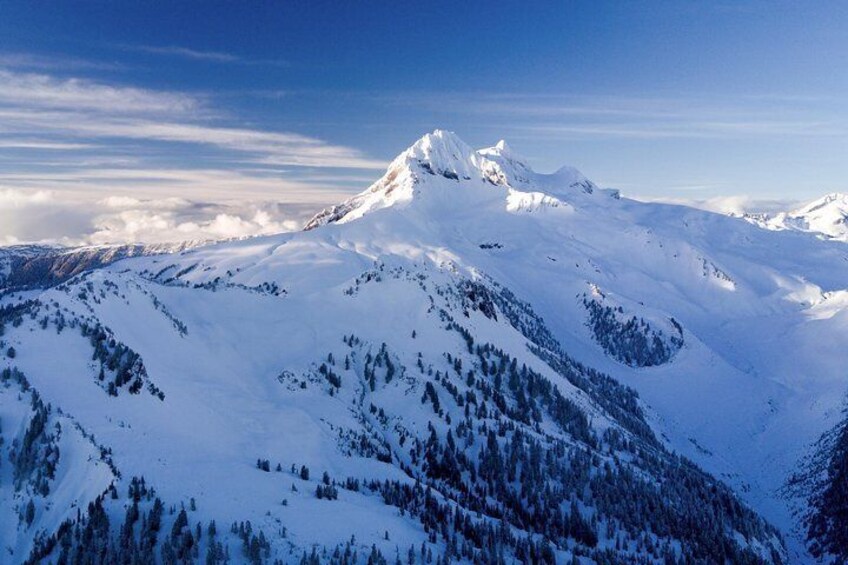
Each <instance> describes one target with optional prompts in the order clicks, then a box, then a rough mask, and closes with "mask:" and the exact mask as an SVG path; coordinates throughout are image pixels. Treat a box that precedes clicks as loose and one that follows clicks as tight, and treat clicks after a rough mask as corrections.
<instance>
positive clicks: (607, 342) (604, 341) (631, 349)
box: [583, 297, 683, 367]
mask: <svg viewBox="0 0 848 565" xmlns="http://www.w3.org/2000/svg"><path fill="white" fill-rule="evenodd" d="M583 306H584V307H585V308H586V310H587V311H588V312H589V328H590V329H591V330H592V334H593V335H594V337H595V340H596V341H597V342H598V343H599V344H600V346H601V347H603V348H604V351H606V352H607V354H608V355H609V356H611V357H613V358H614V359H616V360H618V361H620V362H621V363H624V364H625V365H630V366H631V367H653V366H656V365H662V364H663V363H667V362H668V361H669V360H670V359H671V357H672V355H674V354H675V353H676V352H677V351H678V350H679V349H680V348H681V347H682V346H683V336H682V334H681V332H680V330H679V328H680V325H679V324H677V323H676V322H674V325H675V329H676V330H677V333H678V335H673V334H672V335H670V336H668V337H666V336H665V334H663V332H662V330H660V329H654V328H652V327H651V325H650V324H649V323H648V322H646V321H645V320H644V319H643V318H637V317H636V316H631V317H629V318H626V319H624V320H622V319H621V317H622V316H623V315H624V309H623V308H622V307H621V306H619V307H617V308H612V307H610V306H604V305H602V304H600V303H599V302H598V301H597V300H590V299H588V298H585V297H584V298H583Z"/></svg>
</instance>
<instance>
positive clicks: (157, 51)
mask: <svg viewBox="0 0 848 565" xmlns="http://www.w3.org/2000/svg"><path fill="white" fill-rule="evenodd" d="M125 48H126V49H130V50H132V51H142V52H144V53H151V54H153V55H174V56H177V57H182V58H185V59H197V60H200V61H214V62H216V63H234V62H236V61H239V60H241V59H240V57H237V56H235V55H232V54H230V53H222V52H220V51H200V50H198V49H190V48H188V47H180V46H177V45H168V46H164V47H156V46H152V45H135V46H125Z"/></svg>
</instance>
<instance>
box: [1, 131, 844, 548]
mask: <svg viewBox="0 0 848 565" xmlns="http://www.w3.org/2000/svg"><path fill="white" fill-rule="evenodd" d="M2 305H3V309H2V310H0V326H2V328H3V332H0V335H2V337H0V340H2V341H3V343H2V351H4V352H6V354H5V356H4V357H3V358H2V366H3V367H6V370H5V372H4V373H3V374H2V380H3V383H4V386H3V387H2V388H0V425H2V428H0V429H2V432H1V433H2V439H3V442H2V444H0V450H2V457H3V464H2V465H0V512H2V513H3V518H2V520H0V524H2V528H0V544H2V547H3V548H5V549H4V551H6V552H7V553H6V554H7V555H8V556H9V559H11V560H13V561H23V560H26V559H27V558H29V559H30V560H32V561H38V560H57V559H60V558H61V557H62V556H66V557H69V558H80V559H83V560H84V559H86V558H90V559H92V560H93V561H100V560H102V559H105V558H106V557H107V556H108V557H110V558H115V559H133V558H135V559H139V560H140V561H142V562H147V561H149V560H151V559H153V558H155V559H158V560H161V561H164V562H182V561H192V560H199V559H206V560H207V562H211V563H220V562H224V560H225V559H227V558H228V559H229V560H230V561H232V562H242V561H252V562H262V561H264V560H267V561H274V560H280V561H282V562H286V563H288V562H300V561H301V560H302V559H306V561H307V562H316V561H317V562H336V563H349V562H354V561H355V560H358V562H363V563H364V562H367V561H368V560H369V559H370V560H371V562H381V560H383V559H385V560H387V561H395V560H396V559H397V560H400V561H401V562H408V563H429V562H444V561H446V560H450V561H465V562H471V561H476V562H485V563H488V562H497V561H505V562H558V563H561V562H566V563H567V562H577V563H590V562H595V563H618V562H650V563H663V562H666V563H667V562H685V563H689V562H703V563H716V562H733V563H742V562H752V563H757V562H767V563H768V562H772V563H775V562H783V563H786V562H790V563H795V562H805V561H809V560H811V559H812V557H811V555H810V554H809V553H808V551H807V548H806V542H805V537H806V535H807V531H806V527H805V522H804V520H803V516H804V514H805V513H806V512H808V506H807V496H808V494H809V492H811V491H809V490H805V489H804V488H800V487H799V488H794V489H793V488H787V484H789V483H792V484H794V485H796V486H797V485H799V484H800V481H798V480H795V481H791V480H790V479H792V478H793V477H795V478H797V477H798V476H799V473H798V471H799V469H800V468H801V466H802V465H803V464H805V463H804V462H805V461H808V460H809V458H810V457H811V456H814V455H817V454H818V455H820V454H821V453H822V452H821V451H820V446H821V443H818V446H819V447H817V442H818V441H819V438H820V437H822V434H827V433H828V430H833V429H835V428H834V427H835V426H837V427H838V426H839V424H840V422H841V421H842V413H841V408H842V406H843V404H844V399H845V395H846V392H848V375H846V374H845V372H844V367H845V366H846V365H848V347H845V346H846V341H848V309H846V306H848V247H846V246H845V244H844V243H841V242H836V241H823V240H819V239H816V238H812V237H809V236H808V235H806V234H803V233H797V232H794V231H788V230H785V231H770V230H764V229H761V228H760V227H758V226H756V225H753V224H751V223H749V222H746V221H744V220H742V219H739V218H731V217H726V216H722V215H719V214H713V213H709V212H705V211H701V210H696V209H692V208H688V207H683V206H671V205H663V204H656V203H641V202H637V201H633V200H629V199H626V198H621V197H620V196H619V194H618V193H617V192H615V191H610V190H604V189H600V188H599V187H597V186H596V185H595V184H594V183H592V182H591V181H589V180H588V179H586V178H585V177H584V176H583V175H582V174H580V173H579V172H578V171H576V170H575V169H572V168H567V167H566V168H562V169H560V170H559V171H557V172H555V173H553V174H550V175H546V174H540V173H536V172H534V171H533V170H532V169H531V167H530V166H529V165H528V164H527V162H526V160H524V159H522V158H521V157H519V156H517V155H515V154H514V153H513V152H512V151H511V150H510V149H509V147H508V146H507V145H506V143H504V142H500V143H498V144H497V145H496V146H495V147H491V148H487V149H482V150H479V151H475V150H473V149H472V148H470V147H469V146H468V145H466V144H465V143H464V142H462V141H461V140H460V139H458V138H457V137H456V136H455V135H454V134H452V133H448V132H444V131H436V132H434V133H432V134H428V135H426V136H424V137H423V138H422V139H420V140H419V141H417V142H416V143H415V144H414V145H413V146H411V147H410V148H409V149H407V150H406V151H404V152H403V153H401V154H400V155H399V156H398V157H397V158H396V159H395V160H394V161H393V162H392V163H391V165H390V166H389V168H388V170H387V172H386V174H385V175H384V176H383V177H382V178H381V179H379V180H378V181H377V182H376V183H374V184H373V185H372V186H371V187H369V188H368V189H367V190H365V191H364V192H363V193H361V194H360V195H358V196H355V197H353V198H351V199H350V200H348V201H346V202H344V203H342V204H339V205H337V206H334V207H332V208H329V209H327V210H324V211H322V212H320V213H319V214H317V215H316V216H315V217H314V218H313V219H312V220H311V221H310V222H309V224H308V226H307V229H306V230H305V231H303V232H298V233H289V234H281V235H275V236H268V237H261V238H255V239H250V240H243V241H236V242H226V243H220V244H215V245H210V246H205V247H200V248H195V249H190V250H186V251H182V252H180V253H175V254H165V255H151V256H141V257H135V258H127V259H124V260H121V261H118V262H115V263H112V264H109V265H107V266H105V267H103V268H99V269H95V270H87V271H85V272H83V273H80V274H76V275H75V276H73V277H72V278H70V279H67V280H64V281H62V282H61V283H60V284H57V285H55V286H52V287H50V288H46V289H33V288H29V289H26V290H20V291H15V292H7V293H6V294H5V296H4V297H3V298H2ZM828 437H830V436H828ZM825 455H827V453H825ZM7 461H8V463H7ZM142 478H143V481H142ZM819 478H820V477H819ZM819 492H820V491H819ZM826 533H827V532H825V534H826Z"/></svg>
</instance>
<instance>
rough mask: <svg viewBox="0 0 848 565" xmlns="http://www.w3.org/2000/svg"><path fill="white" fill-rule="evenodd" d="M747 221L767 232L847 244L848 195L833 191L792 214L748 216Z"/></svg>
mask: <svg viewBox="0 0 848 565" xmlns="http://www.w3.org/2000/svg"><path fill="white" fill-rule="evenodd" d="M745 218H746V219H748V220H749V221H751V222H753V223H755V224H757V225H759V226H762V227H764V228H766V229H771V230H796V231H801V232H809V233H813V234H816V235H818V236H820V237H823V238H828V239H836V240H839V241H846V242H848V194H841V193H838V192H834V193H831V194H827V195H825V196H823V197H821V198H819V199H818V200H815V201H813V202H810V203H809V204H807V205H805V206H802V207H801V208H798V209H797V210H793V211H791V212H780V213H777V214H747V215H746V216H745Z"/></svg>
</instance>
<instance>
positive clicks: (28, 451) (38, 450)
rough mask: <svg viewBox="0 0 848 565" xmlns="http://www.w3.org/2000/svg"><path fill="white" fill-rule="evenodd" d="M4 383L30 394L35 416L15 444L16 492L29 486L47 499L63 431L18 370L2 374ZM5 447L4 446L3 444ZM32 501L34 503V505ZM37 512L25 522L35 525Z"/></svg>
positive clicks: (11, 455)
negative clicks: (33, 522) (52, 421)
mask: <svg viewBox="0 0 848 565" xmlns="http://www.w3.org/2000/svg"><path fill="white" fill-rule="evenodd" d="M0 382H2V383H3V384H16V385H18V386H19V387H20V390H21V392H22V393H24V394H27V393H28V394H29V397H30V409H31V410H32V416H31V417H30V420H29V424H28V425H27V427H26V430H25V431H24V434H23V436H22V437H20V438H19V439H15V440H14V441H13V442H12V446H11V449H10V451H9V459H10V461H11V462H12V465H13V478H14V482H15V490H20V489H22V488H23V486H24V485H25V484H29V485H31V486H32V489H33V491H34V492H35V493H37V494H40V495H41V496H47V495H48V494H49V493H50V481H52V480H53V478H54V476H55V474H56V466H57V465H58V464H59V445H58V441H59V435H60V434H61V431H62V428H61V426H60V425H59V423H58V422H56V423H55V425H54V426H51V425H49V423H50V414H51V413H52V408H51V406H50V405H49V404H44V402H43V401H42V400H41V396H40V395H39V394H38V391H36V390H35V389H33V388H31V387H30V384H29V381H27V379H26V377H25V376H24V374H23V373H21V372H20V371H19V370H18V369H16V368H8V367H7V368H5V369H3V370H2V371H0ZM0 445H2V443H0ZM31 504H32V500H30V505H31ZM28 506H29V505H28ZM34 511H35V509H34V508H33V509H32V511H31V512H30V510H29V508H27V510H26V511H25V513H24V516H23V518H24V519H26V521H27V523H28V524H30V523H32V519H29V516H31V515H32V516H34Z"/></svg>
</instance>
